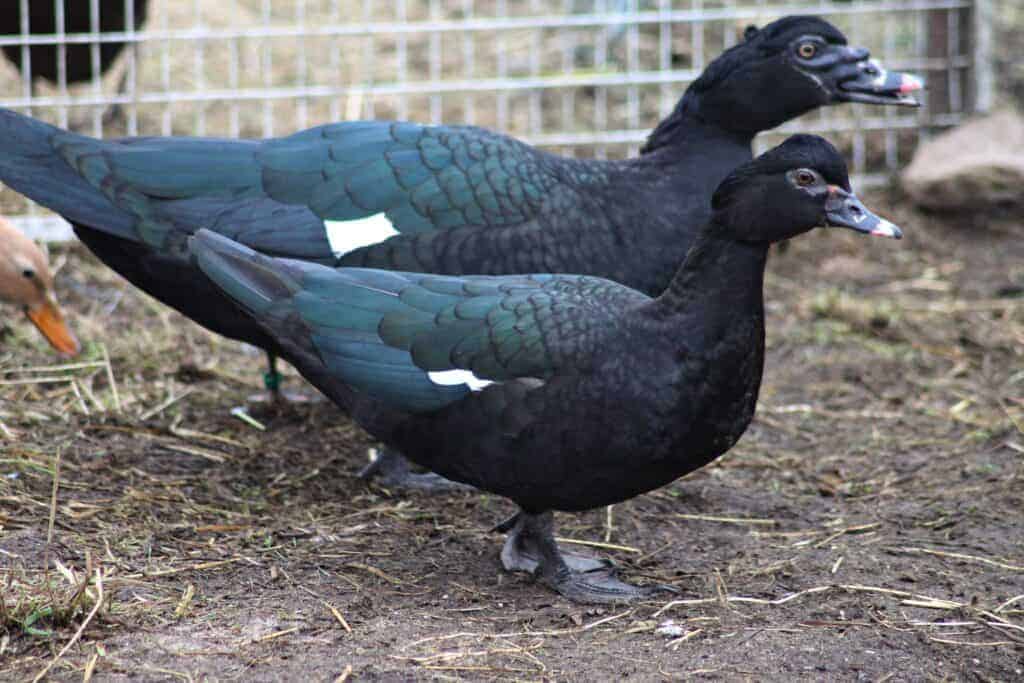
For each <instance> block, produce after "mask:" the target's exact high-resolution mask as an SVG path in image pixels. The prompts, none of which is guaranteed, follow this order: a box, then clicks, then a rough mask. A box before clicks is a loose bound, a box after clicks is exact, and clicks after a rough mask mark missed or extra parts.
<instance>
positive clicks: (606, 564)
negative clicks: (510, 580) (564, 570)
mask: <svg viewBox="0 0 1024 683" xmlns="http://www.w3.org/2000/svg"><path fill="white" fill-rule="evenodd" d="M523 526H524V522H523V513H519V514H517V515H516V516H515V517H513V518H512V519H511V520H509V521H508V522H505V523H503V524H502V525H499V526H498V527H496V528H495V530H496V531H508V532H509V533H508V538H506V539H505V546H504V547H503V548H502V549H501V564H502V566H504V567H505V569H506V570H508V571H510V572H527V573H529V574H532V573H534V571H536V569H537V567H538V566H539V565H540V558H541V555H542V552H543V551H542V548H541V545H540V542H539V541H538V540H537V539H536V538H535V537H534V536H532V535H530V534H529V533H528V532H525V531H524V530H523ZM558 550H559V555H561V557H562V561H563V562H565V564H566V566H568V567H569V569H571V570H574V571H578V572H592V571H596V570H599V569H610V568H611V567H612V566H613V565H612V561H611V560H608V559H603V558H598V557H590V556H589V555H582V554H577V553H571V552H568V551H565V550H562V549H561V548H559V549H558Z"/></svg>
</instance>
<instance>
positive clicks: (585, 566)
mask: <svg viewBox="0 0 1024 683" xmlns="http://www.w3.org/2000/svg"><path fill="white" fill-rule="evenodd" d="M498 528H499V529H503V530H507V531H509V538H508V540H507V541H506V542H505V547H504V548H503V549H502V552H501V561H502V564H503V565H504V566H505V568H506V569H508V570H510V571H529V572H531V573H533V575H534V576H535V577H537V579H538V580H539V581H540V582H541V583H543V584H544V585H546V586H548V587H549V588H551V589H553V590H554V591H556V592H557V593H560V594H561V595H563V596H565V597H567V598H569V599H570V600H572V601H573V602H580V603H590V604H609V603H623V602H633V601H636V600H643V599H645V598H649V597H652V596H654V595H656V594H657V593H661V592H669V593H675V592H678V591H677V590H676V589H675V588H673V587H672V586H665V585H653V586H634V585H631V584H628V583H625V582H623V581H619V580H618V579H617V578H615V569H614V568H613V567H612V566H611V563H610V562H608V561H606V560H597V559H594V558H591V557H586V556H584V555H576V554H573V553H563V552H562V551H561V550H560V549H559V547H558V544H557V543H555V536H554V520H553V516H552V514H551V513H550V512H544V513H541V514H538V515H534V514H529V513H526V512H520V513H519V514H518V515H516V517H513V518H512V520H509V522H506V523H505V524H504V525H500V526H499V527H498Z"/></svg>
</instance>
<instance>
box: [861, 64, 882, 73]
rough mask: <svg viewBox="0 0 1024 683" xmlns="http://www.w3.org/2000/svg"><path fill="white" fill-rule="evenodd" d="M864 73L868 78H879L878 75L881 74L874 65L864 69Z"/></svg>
mask: <svg viewBox="0 0 1024 683" xmlns="http://www.w3.org/2000/svg"><path fill="white" fill-rule="evenodd" d="M864 73H866V74H867V75H868V76H877V75H878V73H879V72H878V67H876V66H874V65H869V66H867V67H865V68H864Z"/></svg>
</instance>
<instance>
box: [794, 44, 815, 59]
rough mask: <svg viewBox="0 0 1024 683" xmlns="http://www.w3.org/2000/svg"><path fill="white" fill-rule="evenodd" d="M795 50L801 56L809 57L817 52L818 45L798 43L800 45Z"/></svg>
mask: <svg viewBox="0 0 1024 683" xmlns="http://www.w3.org/2000/svg"><path fill="white" fill-rule="evenodd" d="M796 51H797V54H799V55H800V56H801V57H802V58H804V59H810V58H811V57H813V56H814V55H816V54H818V46H817V45H815V44H814V43H800V47H798V48H797V49H796Z"/></svg>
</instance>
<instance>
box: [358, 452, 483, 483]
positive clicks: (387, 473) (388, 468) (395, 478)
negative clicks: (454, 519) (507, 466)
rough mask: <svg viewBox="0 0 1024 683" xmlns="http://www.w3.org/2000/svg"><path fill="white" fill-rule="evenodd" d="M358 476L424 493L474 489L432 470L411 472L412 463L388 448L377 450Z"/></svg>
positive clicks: (366, 479)
mask: <svg viewBox="0 0 1024 683" xmlns="http://www.w3.org/2000/svg"><path fill="white" fill-rule="evenodd" d="M359 478H360V479H363V480H364V481H370V480H371V479H376V480H377V481H378V482H379V483H380V484H381V486H383V487H385V488H394V489H403V490H406V491H422V492H424V493H459V492H465V491H475V490H476V489H475V488H473V487H472V486H469V485H468V484H460V483H459V482H457V481H452V480H451V479H445V478H444V477H442V476H441V475H440V474H435V473H434V472H413V471H412V463H410V462H409V460H408V459H407V458H406V457H405V456H404V455H402V454H401V453H399V452H398V451H394V450H391V449H390V448H383V449H381V450H379V451H377V456H376V457H375V458H374V459H373V461H372V462H371V463H370V464H369V465H367V466H366V467H364V468H363V469H361V470H360V471H359Z"/></svg>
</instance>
